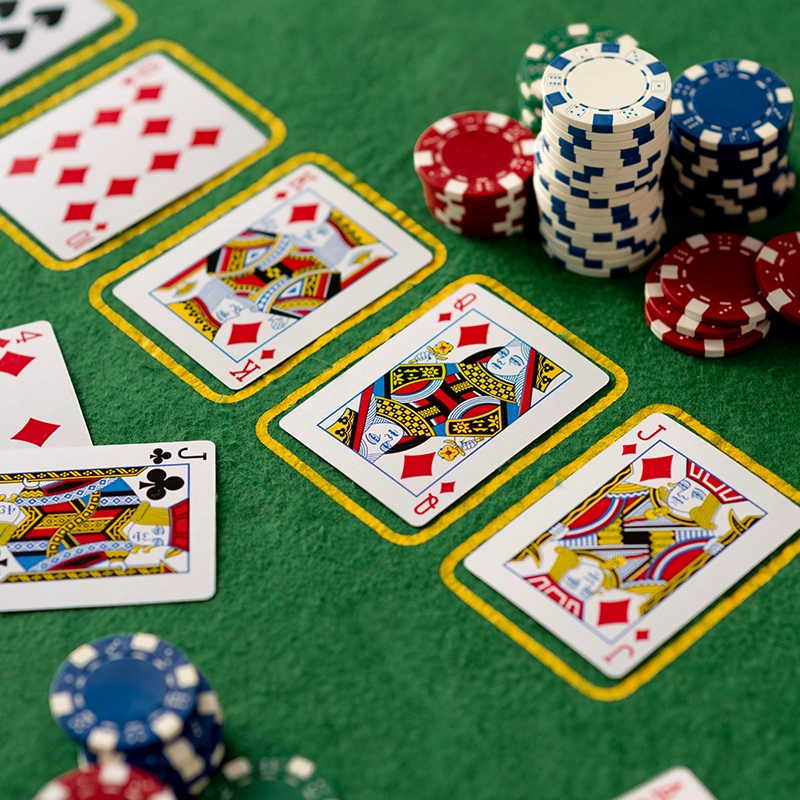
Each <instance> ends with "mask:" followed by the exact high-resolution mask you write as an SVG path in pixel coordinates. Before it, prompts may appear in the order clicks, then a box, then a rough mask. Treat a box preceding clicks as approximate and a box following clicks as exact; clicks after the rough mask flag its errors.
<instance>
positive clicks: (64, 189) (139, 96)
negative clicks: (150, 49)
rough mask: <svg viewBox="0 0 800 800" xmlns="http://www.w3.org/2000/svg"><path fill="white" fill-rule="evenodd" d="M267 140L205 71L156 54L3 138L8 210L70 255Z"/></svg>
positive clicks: (1, 176)
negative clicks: (196, 72)
mask: <svg viewBox="0 0 800 800" xmlns="http://www.w3.org/2000/svg"><path fill="white" fill-rule="evenodd" d="M265 143H266V138H265V137H264V135H263V134H262V133H261V132H260V131H258V130H257V129H256V128H255V127H254V126H253V125H251V124H250V123H249V122H248V121H247V120H246V119H244V117H242V116H241V115H240V114H239V113H237V112H236V111H234V109H233V108H231V107H230V106H229V105H228V104H227V103H225V102H224V101H223V100H222V99H220V98H219V97H218V96H217V95H216V94H214V92H212V91H211V90H210V89H209V88H207V87H206V86H205V85H204V84H203V83H201V82H200V81H199V80H198V79H197V78H195V77H194V76H193V75H192V74H190V73H189V72H187V71H186V70H185V69H184V68H182V67H180V66H178V65H177V64H176V63H175V62H173V61H171V60H170V59H169V58H167V57H166V56H165V55H162V54H160V53H155V54H152V55H148V56H145V57H144V58H142V59H140V60H138V61H136V62H134V63H133V64H131V65H129V66H128V67H125V68H124V69H121V70H120V71H119V72H117V73H115V74H113V75H111V76H110V77H108V78H106V79H105V80H103V81H101V82H100V83H98V84H95V85H94V86H92V87H91V88H89V89H86V90H85V91H83V92H81V93H80V94H78V95H76V96H75V97H72V98H71V99H69V100H67V101H66V102H65V103H63V104H61V105H59V106H56V107H55V108H53V109H51V110H50V111H46V112H45V113H44V114H42V115H41V116H38V117H36V118H34V119H33V120H31V121H30V122H28V123H27V124H24V125H22V127H20V128H17V129H16V130H15V131H13V132H11V133H10V134H8V135H7V136H5V137H3V138H2V139H0V210H2V212H3V213H5V214H7V215H8V216H9V217H11V218H13V219H14V220H15V221H16V222H17V223H19V224H20V225H21V226H22V227H24V228H25V229H26V230H27V231H28V232H29V233H30V234H31V235H32V236H33V237H35V238H36V239H38V240H39V242H40V243H41V244H42V245H44V247H46V248H48V249H49V250H51V251H52V252H53V253H54V254H55V255H56V256H57V257H58V258H60V259H62V260H64V261H69V260H71V259H75V258H77V257H78V256H80V255H82V254H84V253H86V252H88V251H89V250H92V249H93V248H95V247H97V246H98V245H99V244H101V243H102V242H105V241H108V240H109V239H111V238H113V237H114V236H115V235H116V234H118V233H120V232H121V231H124V230H125V229H127V228H129V227H131V226H132V225H135V224H136V223H137V222H140V221H141V220H143V219H144V218H146V217H148V216H150V215H151V214H153V213H155V212H156V211H158V210H159V209H161V208H163V207H164V206H166V205H168V204H170V203H171V202H173V201H174V200H177V199H178V198H179V197H181V196H183V195H184V194H186V193H187V192H189V191H191V190H192V189H195V188H197V187H198V186H201V185H203V184H204V183H206V182H207V181H209V180H210V179H212V178H214V177H215V176H217V175H219V174H220V173H221V172H224V171H225V170H226V169H228V168H229V167H231V166H233V165H234V164H236V163H238V162H239V161H241V160H242V159H243V158H245V157H246V156H248V155H250V154H251V153H254V152H255V151H257V150H258V149H260V148H261V147H263V145H264V144H265Z"/></svg>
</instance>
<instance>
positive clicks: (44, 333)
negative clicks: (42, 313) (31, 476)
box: [0, 320, 92, 451]
mask: <svg viewBox="0 0 800 800" xmlns="http://www.w3.org/2000/svg"><path fill="white" fill-rule="evenodd" d="M0 396H2V398H3V412H2V414H0V451H2V450H37V449H39V448H41V447H47V448H51V447H73V446H83V445H91V443H92V440H91V439H90V438H89V431H88V430H87V428H86V423H85V422H84V419H83V413H82V412H81V407H80V405H79V404H78V398H77V397H76V396H75V390H74V389H73V388H72V381H71V380H70V377H69V373H68V372H67V367H66V364H65V363H64V358H63V356H62V355H61V350H60V348H59V346H58V341H57V340H56V336H55V333H54V332H53V328H52V327H51V325H50V323H49V322H45V321H43V320H40V321H39V322H30V323H28V324H26V325H20V326H18V327H16V328H8V329H7V330H3V331H0Z"/></svg>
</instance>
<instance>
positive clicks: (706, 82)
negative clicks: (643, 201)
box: [670, 59, 795, 224]
mask: <svg viewBox="0 0 800 800" xmlns="http://www.w3.org/2000/svg"><path fill="white" fill-rule="evenodd" d="M793 105H794V104H793V99H792V91H791V89H790V88H789V87H788V86H787V85H786V83H785V82H784V80H783V79H782V78H781V77H780V75H777V74H776V73H775V72H773V71H772V70H770V69H767V68H766V67H764V66H762V65H761V64H757V63H756V62H755V61H748V60H746V59H739V60H737V59H724V60H719V61H706V62H704V63H703V64H696V65H695V66H693V67H690V68H689V69H687V70H686V71H685V72H684V73H683V74H682V75H681V76H680V77H679V78H678V79H677V80H676V81H675V86H674V87H673V90H672V136H671V152H670V165H671V167H672V170H673V173H674V180H673V189H674V191H675V194H676V195H678V197H679V198H680V199H681V201H682V202H683V203H684V204H685V205H686V206H687V207H688V208H689V209H690V210H691V211H692V212H693V213H694V214H696V215H697V216H701V217H703V218H705V219H708V220H720V221H721V220H725V221H727V222H731V223H745V224H746V223H748V222H759V221H761V220H763V219H766V218H767V217H771V216H773V215H774V214H776V213H777V212H778V211H780V210H781V209H782V208H783V207H784V206H785V205H786V204H787V203H788V201H789V199H790V198H791V194H792V189H793V188H794V185H795V175H794V172H793V171H792V168H791V165H790V163H789V155H788V148H789V135H790V133H791V129H792V121H793V112H792V109H793Z"/></svg>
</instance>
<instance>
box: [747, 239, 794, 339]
mask: <svg viewBox="0 0 800 800" xmlns="http://www.w3.org/2000/svg"><path fill="white" fill-rule="evenodd" d="M756 280H757V281H758V286H759V288H760V289H761V291H762V293H763V294H764V297H766V298H767V302H768V303H769V304H770V305H771V306H772V307H773V308H774V309H775V310H776V311H777V312H778V313H779V314H781V316H784V317H786V319H788V320H790V321H791V322H794V324H795V325H800V232H794V233H782V234H781V235H780V236H776V237H775V238H774V239H770V241H768V242H767V243H766V244H765V245H764V246H763V247H762V248H761V251H760V252H759V254H758V258H757V259H756Z"/></svg>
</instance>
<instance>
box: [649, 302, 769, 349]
mask: <svg viewBox="0 0 800 800" xmlns="http://www.w3.org/2000/svg"><path fill="white" fill-rule="evenodd" d="M644 317H645V319H646V320H647V324H648V325H649V326H650V331H651V332H652V333H653V334H654V335H655V336H656V338H657V339H659V340H660V341H662V342H664V344H666V345H669V346H670V347H671V348H672V349H673V350H677V351H678V352H680V353H686V354H688V355H690V356H699V357H700V358H724V357H725V356H735V355H736V354H737V353H744V352H745V351H747V350H752V349H753V348H754V347H755V346H756V345H757V344H760V342H761V340H762V339H763V338H764V337H765V336H766V335H767V333H769V326H770V323H769V321H765V322H759V323H758V324H757V325H756V327H755V329H754V330H752V331H750V332H749V333H745V334H742V335H740V336H737V337H736V338H735V339H697V338H695V337H693V336H684V335H683V334H681V333H678V332H677V331H675V330H673V329H672V328H670V327H669V325H667V324H666V323H665V322H664V321H663V320H660V319H658V318H657V317H655V316H653V315H652V313H651V308H650V306H649V305H648V304H647V303H645V306H644Z"/></svg>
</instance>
